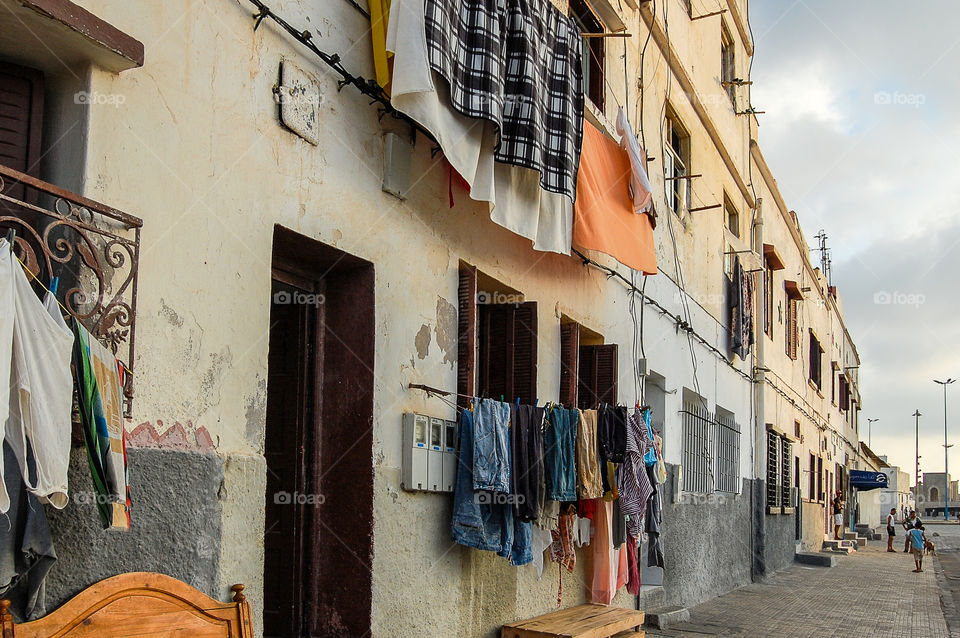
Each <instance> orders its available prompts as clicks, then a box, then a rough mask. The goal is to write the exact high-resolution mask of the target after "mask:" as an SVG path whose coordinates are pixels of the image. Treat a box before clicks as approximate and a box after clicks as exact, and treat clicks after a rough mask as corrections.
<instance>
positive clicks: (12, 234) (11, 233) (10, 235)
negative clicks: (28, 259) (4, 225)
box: [7, 228, 17, 252]
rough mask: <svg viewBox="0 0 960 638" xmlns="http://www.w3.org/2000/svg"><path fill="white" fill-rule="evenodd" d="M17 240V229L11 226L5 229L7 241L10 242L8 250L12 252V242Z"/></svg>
mask: <svg viewBox="0 0 960 638" xmlns="http://www.w3.org/2000/svg"><path fill="white" fill-rule="evenodd" d="M15 241H17V230H16V229H15V228H11V229H9V230H8V231H7V243H8V244H10V252H13V243H14V242H15Z"/></svg>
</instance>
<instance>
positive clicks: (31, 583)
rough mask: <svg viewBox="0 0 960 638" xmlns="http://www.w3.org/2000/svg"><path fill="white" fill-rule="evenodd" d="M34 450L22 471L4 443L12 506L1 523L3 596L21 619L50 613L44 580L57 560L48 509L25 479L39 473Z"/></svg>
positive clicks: (0, 589)
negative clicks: (48, 520) (31, 490)
mask: <svg viewBox="0 0 960 638" xmlns="http://www.w3.org/2000/svg"><path fill="white" fill-rule="evenodd" d="M28 446H29V443H28ZM32 452H33V450H32V449H28V450H27V454H26V459H27V471H26V472H21V470H20V465H19V462H18V461H17V457H16V455H15V454H14V453H13V448H11V447H10V445H9V443H4V444H3V484H4V487H5V488H6V492H7V494H8V495H9V498H10V508H9V510H8V511H7V513H6V520H4V521H3V522H2V523H0V596H2V597H3V598H6V599H7V600H9V601H10V603H11V604H10V611H11V612H12V613H13V616H14V620H16V621H17V622H25V621H28V620H34V619H36V618H39V617H41V616H43V615H45V614H46V588H45V586H44V581H45V579H46V576H47V573H48V572H49V571H50V568H51V567H52V566H53V563H54V562H55V561H56V560H57V553H56V551H55V550H54V547H53V538H52V537H51V536H50V526H49V525H48V523H47V514H46V511H45V510H44V508H43V505H41V504H40V501H39V499H38V498H37V497H36V496H35V495H34V494H31V493H30V492H29V491H27V486H26V484H25V483H24V481H23V475H32V474H36V463H35V461H34V456H33V454H32Z"/></svg>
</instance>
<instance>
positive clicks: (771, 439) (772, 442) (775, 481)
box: [767, 432, 783, 507]
mask: <svg viewBox="0 0 960 638" xmlns="http://www.w3.org/2000/svg"><path fill="white" fill-rule="evenodd" d="M779 479H780V437H779V436H777V435H776V434H774V433H773V432H767V507H780V503H781V498H782V496H783V494H782V492H781V491H780V480H779Z"/></svg>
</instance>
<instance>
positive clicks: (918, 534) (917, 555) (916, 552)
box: [907, 525, 927, 572]
mask: <svg viewBox="0 0 960 638" xmlns="http://www.w3.org/2000/svg"><path fill="white" fill-rule="evenodd" d="M907 538H909V539H910V548H911V551H912V552H913V562H915V563H916V564H917V568H916V569H915V570H913V571H915V572H922V571H923V548H924V546H925V544H926V541H927V537H926V535H925V534H924V533H923V525H917V526H916V527H914V528H913V529H911V530H910V531H909V532H908V533H907Z"/></svg>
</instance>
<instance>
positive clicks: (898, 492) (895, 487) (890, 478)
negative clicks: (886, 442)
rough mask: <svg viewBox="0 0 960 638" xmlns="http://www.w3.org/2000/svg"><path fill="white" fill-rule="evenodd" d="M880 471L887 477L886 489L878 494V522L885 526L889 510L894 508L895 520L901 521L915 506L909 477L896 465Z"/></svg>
mask: <svg viewBox="0 0 960 638" xmlns="http://www.w3.org/2000/svg"><path fill="white" fill-rule="evenodd" d="M880 471H881V472H883V473H884V474H886V475H887V487H886V488H885V489H883V490H881V492H880V522H881V523H883V524H886V518H887V513H888V512H889V511H890V508H896V510H897V520H902V519H903V518H904V517H906V516H908V515H909V514H910V510H912V509H914V506H915V502H914V499H913V493H912V492H911V490H910V487H911V486H910V475H909V474H908V473H906V472H904V471H903V470H901V469H900V468H899V467H897V466H896V465H891V466H887V467H885V468H883V469H882V470H880Z"/></svg>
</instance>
